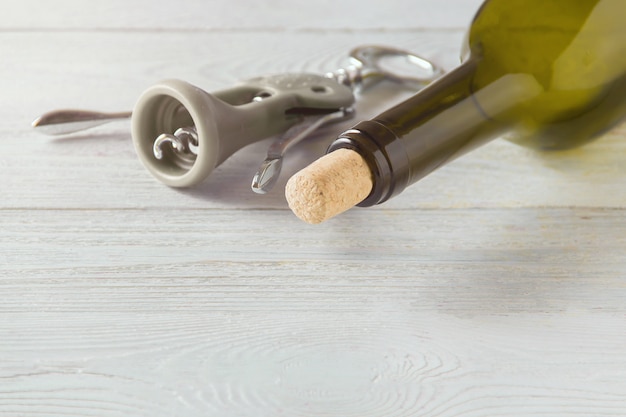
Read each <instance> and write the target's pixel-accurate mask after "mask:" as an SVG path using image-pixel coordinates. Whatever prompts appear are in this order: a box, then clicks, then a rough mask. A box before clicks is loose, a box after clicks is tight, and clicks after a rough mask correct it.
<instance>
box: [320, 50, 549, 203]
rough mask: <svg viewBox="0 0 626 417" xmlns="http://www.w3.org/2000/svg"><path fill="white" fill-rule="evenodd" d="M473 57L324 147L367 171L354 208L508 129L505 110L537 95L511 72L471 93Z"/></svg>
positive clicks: (378, 199) (384, 196)
mask: <svg viewBox="0 0 626 417" xmlns="http://www.w3.org/2000/svg"><path fill="white" fill-rule="evenodd" d="M479 64H480V61H479V60H476V59H470V60H468V61H466V62H465V63H463V64H462V65H461V66H459V67H458V68H456V69H455V70H453V71H451V72H450V73H448V74H447V75H446V76H444V77H442V78H440V79H439V80H437V81H435V82H434V83H433V84H431V85H429V86H428V87H426V88H425V89H423V90H422V91H420V92H419V93H418V94H416V95H414V96H413V97H411V98H409V99H408V100H406V101H404V102H402V103H400V104H398V105H397V106H395V107H393V108H391V109H389V110H387V111H385V112H384V113H382V114H380V115H378V116H376V117H374V118H373V119H371V120H369V121H365V122H361V123H359V124H357V125H356V126H355V127H354V128H353V129H350V130H348V131H347V132H345V133H344V134H342V135H341V136H340V137H339V138H338V139H337V140H336V141H335V142H334V143H333V144H332V145H331V147H330V148H329V151H333V150H335V149H338V148H350V149H353V150H355V151H357V152H359V153H361V155H362V156H363V157H364V158H365V159H366V161H367V162H368V164H369V166H370V168H371V169H372V173H373V177H374V188H373V191H372V193H371V194H370V196H369V197H368V198H367V199H365V200H364V201H363V202H362V203H361V204H360V206H371V205H374V204H379V203H382V202H384V201H386V200H388V199H389V198H391V197H393V196H394V195H396V194H398V193H400V192H402V191H403V190H404V189H405V188H406V187H407V186H409V185H411V184H413V183H414V182H416V181H418V180H419V179H421V178H423V177H425V176H426V175H428V174H430V173H431V172H433V171H434V170H436V169H437V168H439V167H441V166H443V165H445V164H447V163H448V162H451V161H452V160H454V159H456V158H458V157H459V156H461V155H463V154H465V153H467V152H469V151H471V150H473V149H475V148H477V147H479V146H481V145H483V144H485V143H487V142H489V141H490V140H492V139H495V138H497V137H498V136H500V135H501V134H502V133H504V132H505V131H507V130H508V129H510V128H511V127H512V124H513V122H514V121H513V120H512V119H510V118H509V117H507V114H508V113H510V110H511V109H512V108H513V107H514V106H516V105H517V104H519V103H520V101H525V100H526V99H527V98H528V97H530V96H534V95H535V94H537V90H536V88H537V87H536V85H534V84H532V83H531V85H530V87H529V85H527V84H528V82H527V80H520V79H518V78H516V76H515V75H512V76H511V77H512V78H510V77H509V76H505V77H502V79H500V80H497V81H495V82H493V83H490V84H489V85H487V86H485V87H483V88H481V89H480V90H478V91H475V86H474V85H473V81H474V75H475V73H476V69H477V66H478V65H479Z"/></svg>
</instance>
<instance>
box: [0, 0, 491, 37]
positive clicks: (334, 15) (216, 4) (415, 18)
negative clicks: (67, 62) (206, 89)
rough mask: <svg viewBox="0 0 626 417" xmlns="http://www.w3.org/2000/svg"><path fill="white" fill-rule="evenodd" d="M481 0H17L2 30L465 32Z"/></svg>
mask: <svg viewBox="0 0 626 417" xmlns="http://www.w3.org/2000/svg"><path fill="white" fill-rule="evenodd" d="M480 3H482V1H481V0H447V1H446V3H445V7H441V6H440V5H437V4H434V3H432V2H430V1H427V0H391V1H387V2H385V3H379V2H373V1H370V2H362V1H356V0H349V1H331V0H318V1H315V2H311V1H305V0H289V1H287V0H280V1H273V2H256V1H250V0H245V1H236V2H233V1H228V0H211V1H204V2H198V1H194V0H182V1H178V2H176V4H175V5H173V4H172V3H167V2H156V3H155V2H154V1H148V0H110V1H107V2H95V3H93V4H90V6H89V7H83V6H82V4H81V3H77V2H76V1H73V0H60V1H56V2H55V3H54V5H50V6H48V5H45V6H44V5H42V4H41V2H39V1H37V0H22V2H20V3H19V4H7V5H5V7H3V18H2V27H3V28H4V29H10V30H29V31H32V30H37V29H46V30H50V29H56V30H89V31H91V30H102V29H106V30H111V29H112V30H121V31H130V30H136V29H140V30H146V29H147V30H174V31H198V30H228V31H238V32H240V31H249V30H263V31H266V32H283V31H289V30H310V31H314V32H329V31H330V32H333V31H345V30H361V31H377V32H387V31H394V30H400V31H403V30H407V29H415V28H418V29H422V28H437V29H449V28H454V29H458V28H465V27H466V26H467V25H468V23H469V22H470V20H471V18H472V16H473V15H474V13H475V11H476V10H477V8H478V6H479V5H480Z"/></svg>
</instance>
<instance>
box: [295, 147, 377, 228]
mask: <svg viewBox="0 0 626 417" xmlns="http://www.w3.org/2000/svg"><path fill="white" fill-rule="evenodd" d="M372 187H373V179H372V172H371V170H370V168H369V166H368V165H367V162H366V161H365V160H364V159H363V157H362V156H361V155H360V154H359V153H358V152H356V151H353V150H350V149H337V150H336V151H333V152H331V153H329V154H327V155H324V156H323V157H321V158H320V159H318V160H317V161H315V162H313V163H312V164H311V165H309V166H308V167H306V168H304V169H303V170H302V171H300V172H298V173H296V174H295V175H294V176H293V177H291V178H290V179H289V181H288V182H287V186H286V188H285V196H286V197H287V202H288V203H289V208H291V210H292V211H293V213H294V214H295V215H296V216H298V217H299V218H300V219H302V220H304V221H305V222H307V223H310V224H319V223H322V222H324V221H326V220H328V219H330V218H332V217H335V216H336V215H338V214H340V213H343V212H344V211H346V210H349V209H350V208H352V207H354V206H355V205H357V204H359V203H360V202H361V201H363V200H365V198H367V196H368V195H369V194H370V192H371V191H372Z"/></svg>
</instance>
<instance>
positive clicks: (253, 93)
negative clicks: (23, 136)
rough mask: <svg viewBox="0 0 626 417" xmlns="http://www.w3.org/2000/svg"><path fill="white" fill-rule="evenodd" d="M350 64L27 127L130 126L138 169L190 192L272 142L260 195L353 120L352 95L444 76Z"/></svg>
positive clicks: (427, 67) (355, 57) (372, 50)
mask: <svg viewBox="0 0 626 417" xmlns="http://www.w3.org/2000/svg"><path fill="white" fill-rule="evenodd" d="M387 58H403V59H404V60H405V61H407V62H409V63H410V64H411V67H412V70H413V71H411V72H409V73H408V75H407V73H406V71H405V73H404V75H403V74H401V73H397V72H395V71H394V70H390V69H387V68H385V67H384V61H385V60H386V59H387ZM350 59H351V65H350V66H349V67H347V68H343V69H340V70H337V71H335V72H332V73H328V74H326V75H324V76H322V75H315V74H282V75H274V76H269V77H258V78H254V79H251V80H248V81H246V82H244V83H242V84H241V85H238V86H235V87H233V88H230V89H227V90H222V91H218V92H214V93H207V92H205V91H203V90H201V89H199V88H198V87H196V86H193V85H191V84H189V83H187V82H184V81H181V80H166V81H163V82H161V83H159V84H157V85H154V86H152V87H150V88H149V89H148V90H146V91H145V92H144V93H143V94H142V95H141V96H140V97H139V100H138V101H137V103H136V105H135V107H134V109H133V111H132V112H123V113H99V112H90V111H85V110H57V111H53V112H49V113H46V114H44V115H43V116H41V117H40V118H38V119H37V120H35V121H34V122H33V127H34V128H35V129H36V130H38V131H40V132H42V133H46V134H51V135H59V134H68V133H73V132H76V131H80V130H84V129H88V128H91V127H95V126H98V125H101V124H103V123H107V122H110V121H114V120H120V119H128V118H130V119H131V124H132V138H133V142H134V146H135V149H136V151H137V154H138V156H139V158H140V159H141V161H142V163H143V164H144V166H145V167H146V168H147V169H148V170H149V171H150V172H151V173H152V174H153V175H154V176H155V177H156V178H157V179H158V180H160V181H161V182H163V183H165V184H167V185H169V186H173V187H189V186H193V185H196V184H198V183H199V182H201V181H203V180H204V179H205V178H206V177H207V176H208V175H209V174H210V173H211V172H212V170H213V169H214V168H215V167H217V166H218V165H219V164H221V163H222V162H223V161H224V160H226V159H227V158H228V157H229V156H230V155H232V154H233V153H234V152H236V151H237V150H239V149H241V148H243V147H245V146H247V145H248V144H251V143H253V142H256V141H259V140H261V139H265V138H268V137H272V136H277V139H276V140H275V142H274V143H273V144H272V145H271V146H270V148H269V150H268V154H267V158H266V160H265V161H264V162H263V163H262V165H261V167H260V169H259V171H258V172H257V174H256V175H255V176H254V179H253V181H252V189H253V190H254V191H255V192H257V193H265V192H267V191H268V190H269V189H271V187H272V186H273V185H274V184H275V182H276V180H277V178H278V176H279V174H280V169H281V165H282V158H283V156H284V154H285V152H286V151H287V149H288V148H290V147H292V146H293V145H295V144H296V143H298V142H299V141H301V140H303V139H304V138H305V137H307V136H309V135H310V134H311V133H312V132H314V131H315V130H317V129H318V128H320V127H321V126H323V125H326V124H328V123H332V122H337V121H339V120H344V119H346V118H349V117H351V116H352V115H353V113H354V102H355V95H354V92H355V91H361V90H363V89H364V88H366V87H368V86H370V85H372V84H374V83H376V82H378V81H380V80H383V79H388V80H392V81H396V82H400V83H403V84H406V85H409V86H411V87H412V88H413V87H417V88H419V87H422V86H424V85H425V84H427V83H428V82H430V81H432V80H433V79H435V78H437V77H439V76H440V75H441V74H443V71H442V70H441V69H440V68H439V67H438V66H436V65H435V64H433V63H431V62H430V61H427V60H425V59H423V58H421V57H419V56H417V55H414V54H411V53H409V52H406V51H403V50H399V49H395V48H388V47H379V46H364V47H360V48H356V49H354V50H353V51H352V52H351V54H350ZM415 67H417V69H416V68H415ZM420 74H421V76H420Z"/></svg>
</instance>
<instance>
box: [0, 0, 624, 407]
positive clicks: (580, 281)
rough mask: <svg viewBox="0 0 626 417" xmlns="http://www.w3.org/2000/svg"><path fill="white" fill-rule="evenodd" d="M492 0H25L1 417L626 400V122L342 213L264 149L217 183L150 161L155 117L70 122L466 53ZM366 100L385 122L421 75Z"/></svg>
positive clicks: (7, 246)
mask: <svg viewBox="0 0 626 417" xmlns="http://www.w3.org/2000/svg"><path fill="white" fill-rule="evenodd" d="M478 4H479V1H478V0H446V1H445V2H444V1H436V0H388V1H385V2H378V1H374V0H368V1H356V0H351V1H338V2H337V1H330V0H319V1H316V2H309V1H283V0H272V1H267V2H253V1H246V0H244V1H241V2H239V1H232V0H231V1H228V0H211V1H204V2H203V1H194V0H184V1H179V2H165V1H163V2H151V1H147V0H110V1H106V2H105V1H97V2H96V1H94V2H80V1H77V0H61V1H57V2H44V1H42V0H20V1H16V2H8V1H5V2H4V4H3V5H2V10H3V12H2V18H1V26H0V28H1V30H0V55H1V56H2V61H0V62H1V63H0V94H1V99H0V115H1V116H0V175H1V177H2V179H1V180H0V197H1V200H0V415H1V416H3V417H4V416H7V417H9V416H10V417H18V416H29V417H30V416H102V417H110V416H132V417H136V416H149V417H165V416H181V417H192V416H199V417H200V416H202V417H208V416H220V417H222V416H249V417H260V416H267V417H270V416H271V417H276V416H285V417H297V416H307V417H309V416H341V417H347V416H359V417H362V416H377V417H392V416H397V417H406V416H428V417H435V416H437V417H452V416H454V417H461V416H462V417H479V416H480V417H486V416H499V417H500V416H519V417H527V416H574V415H580V416H624V415H626V382H625V380H626V256H625V253H626V141H625V140H624V139H625V137H626V128H625V127H621V128H618V129H617V130H616V131H614V132H612V133H610V134H609V135H608V136H607V137H606V138H603V139H602V140H600V141H598V142H596V143H594V144H592V145H590V146H587V147H585V148H583V149H580V150H576V151H570V152H565V153H559V154H540V153H536V152H533V151H529V150H526V149H522V148H519V147H516V146H514V145H512V144H509V143H507V142H505V141H497V142H494V143H492V144H490V145H488V146H486V147H484V148H482V149H480V150H478V151H476V152H474V153H473V154H471V155H468V156H466V157H464V158H463V159H461V160H459V161H457V162H455V163H453V164H452V165H450V166H448V167H446V168H444V169H442V170H441V171H439V172H437V173H436V174H435V175H433V176H431V177H429V178H427V179H425V180H424V181H422V182H420V183H419V184H417V185H415V186H413V187H412V188H410V189H409V190H407V191H406V192H405V193H404V194H402V195H401V196H399V197H397V198H396V199H394V200H393V201H390V202H389V203H388V204H385V205H382V206H378V207H375V208H370V209H356V210H352V211H350V212H349V213H347V214H345V215H343V216H341V217H339V218H336V219H333V220H332V221H330V222H328V223H325V224H323V225H320V226H309V225H306V224H304V223H302V222H300V221H299V220H298V219H296V218H295V216H293V215H292V213H291V212H290V211H289V210H288V208H287V205H286V202H285V200H284V196H283V187H284V184H285V182H286V179H287V178H288V176H289V175H290V174H293V173H294V172H296V170H298V169H299V168H301V167H303V166H304V165H305V164H306V163H308V162H310V161H312V160H313V159H315V158H316V157H318V156H319V155H320V154H321V152H322V151H323V149H324V148H325V146H326V145H327V144H328V143H330V141H331V140H332V139H333V138H334V137H335V136H336V135H337V134H338V133H340V132H341V130H342V129H344V128H347V127H349V126H350V125H351V124H353V123H355V122H356V120H353V121H349V122H347V123H344V124H343V125H339V126H333V127H331V128H328V129H325V130H323V131H322V132H320V134H318V135H317V136H316V137H315V138H314V139H313V140H311V141H309V142H308V143H307V144H305V145H303V146H301V147H300V148H299V149H297V150H295V151H294V152H291V153H290V154H289V156H288V161H287V165H286V167H285V173H284V175H283V178H282V179H281V182H279V184H278V185H277V187H276V189H275V190H274V191H273V192H271V193H270V194H268V195H265V196H258V195H255V194H253V193H252V192H251V191H250V189H249V187H250V180H251V176H252V175H253V173H254V172H255V170H256V167H257V165H258V164H259V163H260V162H261V161H262V160H263V158H264V151H265V149H266V148H267V146H268V144H269V143H270V142H268V141H263V142H261V143H258V144H255V145H252V146H250V147H248V148H246V149H244V150H242V151H241V152H239V153H238V154H236V155H235V156H234V157H232V158H231V159H229V160H228V161H227V162H226V163H224V164H223V165H222V166H220V167H219V168H218V169H217V170H216V171H215V172H214V173H213V175H212V176H211V177H210V178H209V179H208V180H207V181H206V182H205V183H203V184H202V185H201V186H200V187H197V188H195V189H193V190H185V191H181V190H174V189H170V188H167V187H166V186H163V185H161V184H159V183H158V182H157V181H155V180H154V179H153V178H152V177H151V176H150V175H149V174H148V173H147V171H145V170H144V168H143V167H142V166H141V164H140V163H139V162H138V160H137V158H136V156H135V153H134V151H133V147H132V143H131V141H130V134H129V125H128V124H127V123H117V124H112V125H109V126H103V127H100V128H97V129H95V130H93V131H91V132H85V133H84V134H77V135H74V136H68V137H64V138H60V139H49V138H46V137H43V136H40V135H39V134H37V133H34V132H33V131H32V130H31V128H30V122H31V121H32V120H33V119H34V118H35V117H36V116H37V115H39V114H40V113H43V112H45V111H47V110H50V109H54V108H68V107H70V108H72V107H74V108H88V109H99V110H105V111H114V110H127V109H130V108H131V107H132V105H133V104H134V101H135V99H136V98H137V97H138V95H139V94H140V93H141V92H142V91H143V90H144V89H145V88H147V87H148V86H150V85H151V84H153V83H155V82H157V81H159V80H161V79H163V78H182V79H184V80H187V81H190V82H192V83H194V84H196V85H198V86H201V87H203V88H205V89H207V90H209V91H211V90H217V89H221V88H225V87H229V86H231V85H233V84H234V83H235V82H236V81H237V80H242V79H246V78H250V77H253V76H257V75H262V74H274V73H282V72H294V71H307V72H314V73H324V72H326V71H328V70H333V69H336V68H338V67H340V66H341V65H344V64H346V62H347V61H346V58H345V57H346V54H347V51H349V50H350V49H351V48H353V47H355V46H358V45H361V44H371V43H376V44H388V45H394V46H398V47H403V48H409V49H412V50H414V51H416V52H419V53H421V54H422V55H424V56H426V57H428V58H430V59H433V60H435V61H437V62H440V63H442V64H443V65H444V66H445V67H446V68H452V67H453V66H454V65H455V63H456V62H457V55H458V51H459V49H460V43H461V39H462V36H463V29H464V27H465V26H466V24H467V23H468V22H469V20H470V18H471V16H472V14H473V12H474V10H475V9H476V8H477V6H478ZM387 87H389V88H378V89H376V90H374V91H371V92H370V94H368V95H367V96H365V95H364V97H363V101H362V102H361V104H360V106H359V109H358V110H359V117H360V118H365V117H368V116H371V115H373V114H374V113H376V112H378V111H381V110H383V109H384V107H386V106H387V105H389V104H390V103H392V102H394V101H395V100H399V99H400V98H401V97H402V96H403V94H407V93H406V92H402V91H400V90H399V89H393V88H390V86H388V85H387Z"/></svg>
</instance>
